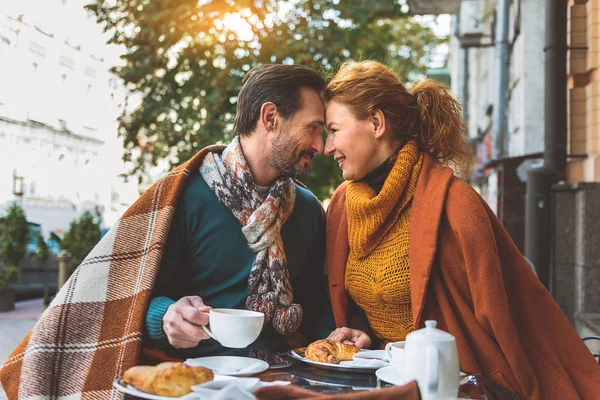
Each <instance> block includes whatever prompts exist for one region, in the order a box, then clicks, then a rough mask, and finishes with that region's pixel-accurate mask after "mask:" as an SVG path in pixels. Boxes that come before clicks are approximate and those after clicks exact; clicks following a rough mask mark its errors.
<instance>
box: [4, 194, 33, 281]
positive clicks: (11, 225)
mask: <svg viewBox="0 0 600 400" xmlns="http://www.w3.org/2000/svg"><path fill="white" fill-rule="evenodd" d="M28 240H29V225H28V223H27V218H26V217H25V211H23V209H22V208H21V207H19V206H18V205H16V204H13V205H11V206H10V207H9V208H8V211H7V213H6V215H5V216H4V218H2V219H0V260H2V262H3V264H4V266H3V267H2V269H0V288H1V287H4V286H6V285H7V284H8V283H10V282H14V281H16V280H17V279H18V276H19V275H18V272H19V264H21V261H22V260H23V258H25V254H26V252H27V241H28Z"/></svg>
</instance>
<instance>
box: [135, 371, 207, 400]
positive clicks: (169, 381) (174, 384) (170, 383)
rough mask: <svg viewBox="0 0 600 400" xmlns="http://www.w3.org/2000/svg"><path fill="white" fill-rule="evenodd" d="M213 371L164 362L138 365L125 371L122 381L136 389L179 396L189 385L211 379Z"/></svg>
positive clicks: (185, 391)
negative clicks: (154, 364)
mask: <svg viewBox="0 0 600 400" xmlns="http://www.w3.org/2000/svg"><path fill="white" fill-rule="evenodd" d="M213 378H214V374H213V372H212V371H211V370H210V369H208V368H204V367H192V366H189V365H186V364H183V363H180V362H164V363H161V364H158V365H156V366H154V367H152V366H148V365H138V366H137V367H131V368H129V369H128V370H127V371H125V375H124V376H123V381H124V382H125V383H128V384H130V385H131V386H133V387H135V388H136V389H139V390H143V391H144V392H148V393H152V394H157V395H159V396H168V397H179V396H183V395H185V394H188V393H190V392H191V391H192V389H191V387H192V386H194V385H199V384H201V383H204V382H208V381H212V380H213Z"/></svg>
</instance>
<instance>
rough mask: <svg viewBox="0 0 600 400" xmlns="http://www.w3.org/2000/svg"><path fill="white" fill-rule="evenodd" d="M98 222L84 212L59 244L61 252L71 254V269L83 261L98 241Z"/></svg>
mask: <svg viewBox="0 0 600 400" xmlns="http://www.w3.org/2000/svg"><path fill="white" fill-rule="evenodd" d="M100 236H101V235H100V221H96V220H95V218H94V216H93V215H92V213H91V212H89V211H86V212H85V213H83V214H82V215H81V217H80V218H79V219H78V220H74V221H72V222H71V225H70V226H69V230H68V231H67V232H66V233H65V235H64V237H63V240H62V242H61V244H60V247H61V250H66V251H68V252H69V253H70V254H71V269H72V270H73V269H75V268H76V267H77V266H79V264H81V262H82V261H83V260H84V259H85V257H86V256H87V255H88V253H89V252H90V251H92V249H93V248H94V246H95V245H96V244H97V243H98V241H99V240H100Z"/></svg>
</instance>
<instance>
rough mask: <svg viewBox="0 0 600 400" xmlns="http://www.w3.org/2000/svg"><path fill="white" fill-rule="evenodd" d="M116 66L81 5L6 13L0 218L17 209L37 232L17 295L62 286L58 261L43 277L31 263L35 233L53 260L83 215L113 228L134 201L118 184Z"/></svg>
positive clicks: (54, 0) (22, 5)
mask: <svg viewBox="0 0 600 400" xmlns="http://www.w3.org/2000/svg"><path fill="white" fill-rule="evenodd" d="M65 21H68V23H65ZM118 60H119V53H118V50H117V49H114V48H111V47H109V46H108V45H107V44H106V36H105V35H104V34H103V32H102V28H101V27H100V26H99V25H98V24H96V21H95V19H94V18H93V15H92V14H91V13H88V12H87V11H86V10H85V9H84V8H83V6H82V4H81V2H79V1H75V0H25V1H16V2H2V4H1V5H0V164H1V168H0V215H2V214H4V211H5V210H6V208H7V207H8V206H9V205H10V204H12V203H13V202H17V203H18V204H19V205H20V206H21V207H22V208H23V209H24V210H25V213H26V216H27V219H28V221H29V222H30V226H31V228H32V229H31V230H32V233H33V235H31V239H30V244H29V246H28V256H27V257H26V260H25V261H24V265H23V268H22V273H21V278H20V281H19V283H18V285H17V287H18V289H20V290H26V289H27V288H34V289H36V290H38V292H39V289H40V287H41V286H42V283H43V281H44V280H46V281H48V280H49V281H50V282H52V283H53V284H55V282H56V276H55V275H56V259H55V257H51V259H50V260H49V262H47V263H46V264H45V266H44V268H45V270H41V269H40V266H41V264H40V263H38V262H37V261H36V260H35V259H34V257H33V256H32V255H33V253H34V252H35V248H36V237H35V233H37V232H41V233H42V235H43V237H44V238H45V239H47V240H48V244H49V245H50V250H51V252H52V253H53V254H54V255H55V254H56V253H57V252H58V250H59V245H58V242H59V241H60V239H61V237H62V234H63V233H64V232H65V231H66V230H68V228H69V225H70V222H71V221H72V220H74V219H76V218H77V217H79V216H80V215H81V214H82V213H83V212H85V211H86V210H87V211H91V212H92V214H93V215H95V216H96V217H97V218H98V219H100V220H101V221H102V226H103V227H110V226H111V225H112V224H113V223H114V222H115V221H116V219H117V218H118V217H119V216H120V215H121V214H122V212H123V211H124V210H125V209H126V208H127V207H128V206H129V205H130V204H131V202H132V201H134V200H135V198H136V197H137V196H138V193H137V182H130V183H124V182H123V181H122V179H121V178H119V176H118V175H119V174H121V173H123V172H125V170H124V165H123V162H122V161H121V156H122V154H123V148H122V145H121V144H120V143H119V140H118V139H117V121H116V120H117V116H118V115H119V112H120V111H119V105H120V104H122V103H123V102H124V100H125V94H126V92H125V89H124V88H123V87H122V85H120V83H119V81H118V80H117V78H116V77H114V76H112V74H111V73H110V72H109V68H110V67H111V66H114V65H116V64H117V63H118ZM46 270H47V271H46ZM48 274H50V276H51V277H50V276H49V275H48Z"/></svg>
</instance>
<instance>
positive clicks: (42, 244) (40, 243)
mask: <svg viewBox="0 0 600 400" xmlns="http://www.w3.org/2000/svg"><path fill="white" fill-rule="evenodd" d="M35 257H36V258H37V259H38V260H40V261H41V262H46V261H48V258H49V257H50V250H49V249H48V244H47V243H46V241H45V240H44V236H43V235H42V234H41V232H40V233H38V234H37V246H36V249H35Z"/></svg>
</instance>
